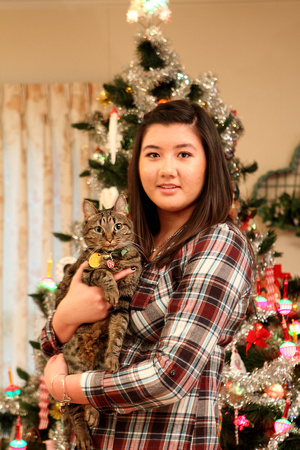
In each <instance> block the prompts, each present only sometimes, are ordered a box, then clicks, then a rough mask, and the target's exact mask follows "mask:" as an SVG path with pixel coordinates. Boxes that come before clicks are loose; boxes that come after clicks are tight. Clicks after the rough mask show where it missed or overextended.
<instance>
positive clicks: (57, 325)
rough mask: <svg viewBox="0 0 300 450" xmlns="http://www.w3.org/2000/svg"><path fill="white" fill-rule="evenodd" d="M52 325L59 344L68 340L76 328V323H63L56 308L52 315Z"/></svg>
mask: <svg viewBox="0 0 300 450" xmlns="http://www.w3.org/2000/svg"><path fill="white" fill-rule="evenodd" d="M52 327H53V331H54V333H55V335H56V337H57V339H58V340H59V342H60V343H61V344H65V343H66V342H68V341H69V340H70V338H71V337H72V336H73V334H74V333H75V331H76V330H77V328H78V327H77V326H76V325H72V324H67V323H65V322H64V321H63V320H62V319H61V317H60V314H59V312H58V310H56V311H55V313H54V315H53V319H52Z"/></svg>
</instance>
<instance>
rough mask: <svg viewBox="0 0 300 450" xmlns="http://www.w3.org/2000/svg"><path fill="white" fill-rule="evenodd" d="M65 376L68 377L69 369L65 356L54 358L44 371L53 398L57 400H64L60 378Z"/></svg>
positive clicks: (60, 355)
mask: <svg viewBox="0 0 300 450" xmlns="http://www.w3.org/2000/svg"><path fill="white" fill-rule="evenodd" d="M65 375H68V367H67V363H66V361H65V358H64V356H63V354H62V353H60V354H59V355H55V356H52V358H50V359H49V361H48V362H47V364H46V366H45V369H44V381H45V384H46V386H47V389H48V391H49V392H50V394H51V395H52V397H53V398H56V399H57V400H59V399H61V398H62V395H60V394H61V392H60V391H62V386H60V384H59V378H62V377H63V376H65Z"/></svg>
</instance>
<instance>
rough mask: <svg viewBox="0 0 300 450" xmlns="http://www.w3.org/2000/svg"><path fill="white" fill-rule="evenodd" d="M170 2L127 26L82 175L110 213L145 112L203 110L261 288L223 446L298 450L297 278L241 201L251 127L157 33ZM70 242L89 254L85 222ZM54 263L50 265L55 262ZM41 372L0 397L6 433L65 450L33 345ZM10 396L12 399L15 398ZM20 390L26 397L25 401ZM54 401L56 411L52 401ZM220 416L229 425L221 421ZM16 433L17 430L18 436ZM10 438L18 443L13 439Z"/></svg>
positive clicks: (43, 305) (223, 403)
mask: <svg viewBox="0 0 300 450" xmlns="http://www.w3.org/2000/svg"><path fill="white" fill-rule="evenodd" d="M170 16H171V11H170V9H169V6H168V1H167V0H160V1H159V0H157V1H154V0H133V1H132V2H131V4H130V8H129V10H128V13H127V20H128V22H129V23H139V24H140V25H141V28H142V32H140V33H139V34H138V35H137V36H136V59H134V60H133V61H132V62H131V63H130V64H129V66H128V67H127V68H125V69H124V70H122V73H121V74H119V75H116V76H115V77H114V79H113V81H112V82H110V83H105V84H104V85H103V90H102V91H101V92H100V93H99V96H98V103H99V110H98V111H96V112H94V113H93V114H92V115H91V116H90V117H87V118H86V120H85V121H83V122H80V123H76V124H73V126H74V127H75V128H77V129H79V130H82V131H83V132H86V133H88V136H89V146H90V158H89V160H88V161H87V169H86V170H85V171H84V172H83V173H82V174H80V176H81V177H85V178H86V179H87V183H89V184H90V185H91V187H92V188H93V189H92V192H93V198H91V199H90V200H92V201H93V202H95V204H96V205H97V207H99V208H102V207H110V206H111V205H112V204H113V202H114V199H115V197H116V196H117V195H118V193H121V192H123V193H125V194H126V186H127V169H128V164H129V162H130V156H131V148H132V143H133V138H134V135H135V131H136V129H137V127H138V125H139V124H140V122H141V120H142V118H143V115H144V113H145V112H147V111H149V110H150V109H152V108H153V107H154V106H156V105H157V104H158V103H160V102H166V101H169V100H173V99H180V98H186V99H189V100H190V101H193V102H197V103H199V104H200V105H201V106H202V107H203V108H204V109H205V110H206V111H207V112H208V114H209V115H210V116H211V117H212V119H213V121H214V123H215V125H216V127H217V130H218V132H219V134H220V138H221V141H222V144H223V148H224V153H225V156H226V160H227V163H228V168H229V171H230V174H231V178H232V183H233V187H234V195H235V197H234V201H233V207H232V214H233V216H234V217H235V220H236V223H237V224H238V226H239V227H240V228H241V229H242V230H243V231H244V232H245V233H247V235H248V237H249V239H250V240H251V241H252V244H253V248H254V253H255V257H256V258H255V259H256V260H255V267H256V272H255V280H254V283H253V294H252V297H251V301H250V305H249V309H248V312H247V315H246V317H245V321H244V322H243V323H242V325H241V327H240V329H239V330H238V332H237V334H236V336H235V339H234V341H233V342H232V343H231V344H230V345H229V346H228V348H227V349H226V361H225V367H224V373H223V380H222V389H221V391H220V398H219V400H220V413H221V414H220V429H221V433H220V442H221V446H222V448H223V449H224V450H225V449H228V450H229V449H237V448H240V449H277V448H279V449H281V450H282V449H296V448H300V430H298V426H300V393H299V385H300V382H299V370H300V365H299V362H300V357H299V350H298V347H297V342H298V341H297V340H298V338H297V336H298V335H299V334H300V322H299V321H298V315H297V311H296V309H295V306H296V303H297V300H298V298H299V291H300V289H299V286H300V283H299V279H295V280H292V279H291V277H290V274H287V273H284V272H282V270H281V266H280V265H278V264H275V260H276V258H277V257H278V256H279V255H278V254H277V253H276V251H275V250H274V247H275V242H276V234H275V232H274V231H273V230H270V231H269V232H267V233H265V234H261V233H260V232H259V231H258V230H257V228H256V224H255V215H256V212H257V208H259V207H260V206H261V205H262V204H263V200H261V199H251V198H250V199H246V200H245V199H242V198H240V197H239V184H240V183H241V181H242V180H243V179H244V178H245V177H246V175H247V174H249V173H252V172H254V171H255V170H256V169H257V165H256V163H253V164H251V165H249V166H244V165H243V164H242V163H241V161H240V160H239V159H238V158H237V157H236V147H237V143H238V140H239V138H240V137H241V135H242V134H243V131H244V130H243V125H242V123H241V121H240V119H239V118H238V115H237V113H236V111H235V110H233V109H232V108H231V107H229V106H228V105H225V104H224V103H223V101H222V100H221V98H220V95H219V90H218V78H217V77H216V76H215V75H214V74H212V73H210V72H207V73H203V74H202V75H200V76H199V77H198V78H196V79H190V78H189V76H188V75H187V74H186V73H185V71H184V67H183V66H182V65H181V64H180V62H179V58H178V55H177V54H176V53H175V51H174V50H173V49H172V48H171V46H170V45H169V43H168V41H167V40H166V39H165V37H164V36H163V34H162V31H161V29H160V27H159V24H160V23H161V22H168V21H169V20H170ZM56 236H57V237H58V238H60V239H62V240H70V241H73V242H74V244H75V248H76V251H77V252H79V251H80V250H81V249H82V248H83V246H84V243H83V240H82V235H81V224H80V223H75V224H74V226H73V229H72V230H71V232H70V234H62V233H59V232H58V233H56ZM73 260H74V258H73V257H72V256H70V257H68V258H64V259H63V260H62V261H60V262H59V264H58V266H57V270H56V273H57V274H58V277H57V278H58V280H57V281H60V280H61V279H62V277H63V273H64V268H65V267H66V266H67V265H68V264H70V263H72V262H73ZM49 264H50V265H51V260H50V261H49ZM45 278H46V279H43V280H41V282H40V283H39V284H38V288H37V292H36V293H34V294H32V298H33V300H34V301H35V302H36V303H37V304H38V305H39V307H40V309H41V312H42V314H43V315H44V316H45V319H46V318H47V317H48V316H49V314H51V313H52V312H53V310H54V305H55V282H54V281H53V280H52V279H51V268H48V273H47V276H46V277H45ZM31 345H32V347H33V351H34V356H35V363H36V374H34V375H33V376H30V375H29V374H27V373H25V372H23V371H22V370H21V369H19V371H18V374H19V376H20V377H21V378H22V379H23V380H24V386H23V387H22V388H21V392H20V391H18V390H17V389H14V388H13V386H14V385H13V382H12V381H11V383H10V386H9V387H8V388H10V389H8V391H6V392H3V393H0V405H1V415H0V431H2V434H3V435H4V434H5V433H6V434H7V435H9V433H10V432H12V433H13V432H14V427H13V424H14V423H15V422H16V420H17V417H18V416H19V415H20V417H21V422H22V424H23V426H24V432H23V438H24V439H25V440H26V442H27V445H28V449H30V448H46V445H47V444H46V442H47V440H48V439H51V440H52V441H53V445H54V448H56V449H64V448H66V442H65V441H64V437H63V429H62V424H61V420H60V419H61V416H60V410H59V407H60V405H59V403H57V402H55V401H53V400H52V399H51V398H50V397H49V398H48V395H47V392H45V387H44V385H43V379H42V374H43V368H44V365H45V359H44V357H43V355H42V354H41V351H40V346H39V342H31ZM10 391H12V395H10V396H8V393H10ZM15 391H18V392H17V393H16V392H15ZM48 402H49V403H48ZM221 417H222V419H221ZM11 430H12V431H11ZM11 439H12V436H10V438H9V439H8V440H7V442H8V441H9V440H11Z"/></svg>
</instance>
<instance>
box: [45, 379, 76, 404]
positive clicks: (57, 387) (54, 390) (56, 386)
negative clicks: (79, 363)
mask: <svg viewBox="0 0 300 450" xmlns="http://www.w3.org/2000/svg"><path fill="white" fill-rule="evenodd" d="M66 378H67V375H65V374H64V373H58V374H56V375H55V376H54V377H53V378H52V380H51V389H50V394H51V396H52V397H53V398H54V400H57V401H59V402H61V403H65V404H67V405H69V404H70V403H71V402H72V399H71V397H70V396H69V395H68V393H67V388H66Z"/></svg>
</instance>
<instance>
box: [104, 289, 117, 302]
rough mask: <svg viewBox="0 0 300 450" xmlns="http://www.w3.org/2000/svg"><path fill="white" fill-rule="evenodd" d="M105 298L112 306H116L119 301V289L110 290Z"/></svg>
mask: <svg viewBox="0 0 300 450" xmlns="http://www.w3.org/2000/svg"><path fill="white" fill-rule="evenodd" d="M105 298H106V300H107V301H108V303H109V304H110V305H112V306H116V305H117V304H118V303H119V291H117V292H114V291H110V292H107V293H106V294H105Z"/></svg>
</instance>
